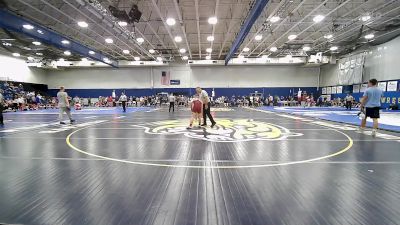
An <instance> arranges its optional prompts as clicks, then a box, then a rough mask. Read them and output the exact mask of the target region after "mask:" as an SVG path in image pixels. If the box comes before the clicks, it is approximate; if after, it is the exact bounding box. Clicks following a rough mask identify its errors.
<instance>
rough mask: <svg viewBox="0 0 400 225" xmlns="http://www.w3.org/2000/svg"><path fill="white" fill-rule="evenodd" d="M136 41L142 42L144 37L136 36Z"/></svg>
mask: <svg viewBox="0 0 400 225" xmlns="http://www.w3.org/2000/svg"><path fill="white" fill-rule="evenodd" d="M136 41H137V42H139V43H140V44H141V43H143V42H144V39H143V38H141V37H138V38H136Z"/></svg>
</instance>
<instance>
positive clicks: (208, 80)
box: [47, 64, 319, 89]
mask: <svg viewBox="0 0 400 225" xmlns="http://www.w3.org/2000/svg"><path fill="white" fill-rule="evenodd" d="M318 70H319V69H318V68H303V67H299V66H228V67H224V66H210V67H206V66H202V67H190V66H188V65H178V64H176V65H173V66H169V67H153V68H150V67H146V68H144V67H135V68H120V69H111V68H104V69H98V68H96V69H68V70H64V71H54V70H51V71H48V74H47V83H48V85H49V88H58V86H60V85H64V86H66V87H67V88H69V89H93V88H97V89H112V88H151V87H154V88H163V87H171V88H189V87H196V86H201V87H205V88H206V87H293V86H295V87H316V86H318V73H319V72H318ZM161 71H170V74H171V79H174V80H180V81H181V84H180V85H171V86H164V85H161ZM152 80H153V81H152Z"/></svg>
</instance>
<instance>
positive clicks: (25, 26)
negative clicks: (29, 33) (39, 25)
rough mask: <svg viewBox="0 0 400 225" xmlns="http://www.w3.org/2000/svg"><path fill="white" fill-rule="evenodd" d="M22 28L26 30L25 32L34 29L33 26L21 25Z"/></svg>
mask: <svg viewBox="0 0 400 225" xmlns="http://www.w3.org/2000/svg"><path fill="white" fill-rule="evenodd" d="M22 27H23V28H25V29H27V30H32V29H33V28H35V27H34V26H32V25H30V24H24V25H22Z"/></svg>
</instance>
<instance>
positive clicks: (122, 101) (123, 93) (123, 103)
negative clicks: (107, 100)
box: [119, 92, 128, 112]
mask: <svg viewBox="0 0 400 225" xmlns="http://www.w3.org/2000/svg"><path fill="white" fill-rule="evenodd" d="M127 100H128V97H126V95H125V92H122V94H121V96H120V97H119V101H120V102H121V103H122V109H123V110H124V112H126V101H127Z"/></svg>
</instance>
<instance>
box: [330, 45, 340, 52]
mask: <svg viewBox="0 0 400 225" xmlns="http://www.w3.org/2000/svg"><path fill="white" fill-rule="evenodd" d="M338 49H339V48H338V47H337V46H332V47H331V48H330V49H329V50H331V51H336V50H338Z"/></svg>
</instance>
